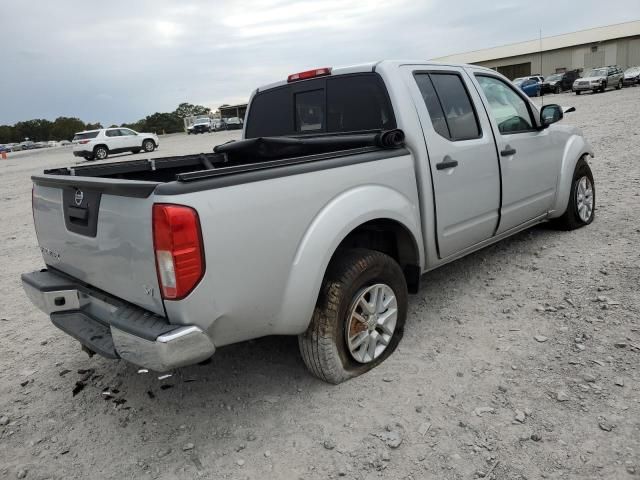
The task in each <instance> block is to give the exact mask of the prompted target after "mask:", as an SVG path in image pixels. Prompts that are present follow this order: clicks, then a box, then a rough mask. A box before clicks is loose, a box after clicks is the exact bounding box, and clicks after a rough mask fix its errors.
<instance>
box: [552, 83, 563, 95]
mask: <svg viewBox="0 0 640 480" xmlns="http://www.w3.org/2000/svg"><path fill="white" fill-rule="evenodd" d="M561 92H562V89H561V88H560V85H556V88H555V90H554V91H553V93H555V94H556V95H558V94H559V93H561Z"/></svg>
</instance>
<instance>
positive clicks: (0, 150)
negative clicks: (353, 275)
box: [0, 145, 11, 153]
mask: <svg viewBox="0 0 640 480" xmlns="http://www.w3.org/2000/svg"><path fill="white" fill-rule="evenodd" d="M9 152H11V147H10V146H9V145H0V153H9Z"/></svg>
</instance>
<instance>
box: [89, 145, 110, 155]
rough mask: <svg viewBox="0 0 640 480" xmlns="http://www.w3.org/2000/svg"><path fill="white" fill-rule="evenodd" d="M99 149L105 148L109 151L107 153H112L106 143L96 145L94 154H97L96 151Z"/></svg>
mask: <svg viewBox="0 0 640 480" xmlns="http://www.w3.org/2000/svg"><path fill="white" fill-rule="evenodd" d="M99 147H104V148H106V149H107V152H110V150H109V146H108V145H107V144H106V143H98V144H96V145H94V146H93V150H92V151H93V153H95V151H96V150H97V149H98V148H99Z"/></svg>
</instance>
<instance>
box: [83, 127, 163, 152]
mask: <svg viewBox="0 0 640 480" xmlns="http://www.w3.org/2000/svg"><path fill="white" fill-rule="evenodd" d="M72 143H73V155H74V156H76V157H84V158H85V159H86V160H104V159H105V158H107V157H108V156H109V155H111V154H113V153H122V152H132V153H139V152H140V151H142V150H144V151H145V152H147V153H149V152H153V151H154V150H155V149H156V148H158V146H159V145H160V140H159V139H158V136H157V135H156V134H155V133H138V132H136V131H134V130H131V129H130V128H101V129H100V130H87V131H84V132H78V133H76V134H75V136H74V137H73V142H72Z"/></svg>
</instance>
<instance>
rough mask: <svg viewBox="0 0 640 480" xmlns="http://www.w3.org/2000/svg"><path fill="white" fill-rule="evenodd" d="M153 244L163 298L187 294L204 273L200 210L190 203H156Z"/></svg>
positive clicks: (174, 297)
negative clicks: (186, 205)
mask: <svg viewBox="0 0 640 480" xmlns="http://www.w3.org/2000/svg"><path fill="white" fill-rule="evenodd" d="M153 246H154V250H155V254H156V268H157V269H158V282H159V283H160V288H161V289H162V298H164V299H167V300H180V299H181V298H184V297H186V296H187V295H188V294H189V293H190V292H191V291H192V290H193V289H194V287H195V286H196V285H197V284H198V282H199V281H200V280H201V279H202V276H203V275H204V267H205V265H204V254H203V251H202V233H201V231H200V220H199V219H198V213H197V212H196V211H195V210H194V209H193V208H190V207H185V206H183V205H171V204H163V203H156V204H155V205H154V206H153Z"/></svg>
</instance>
